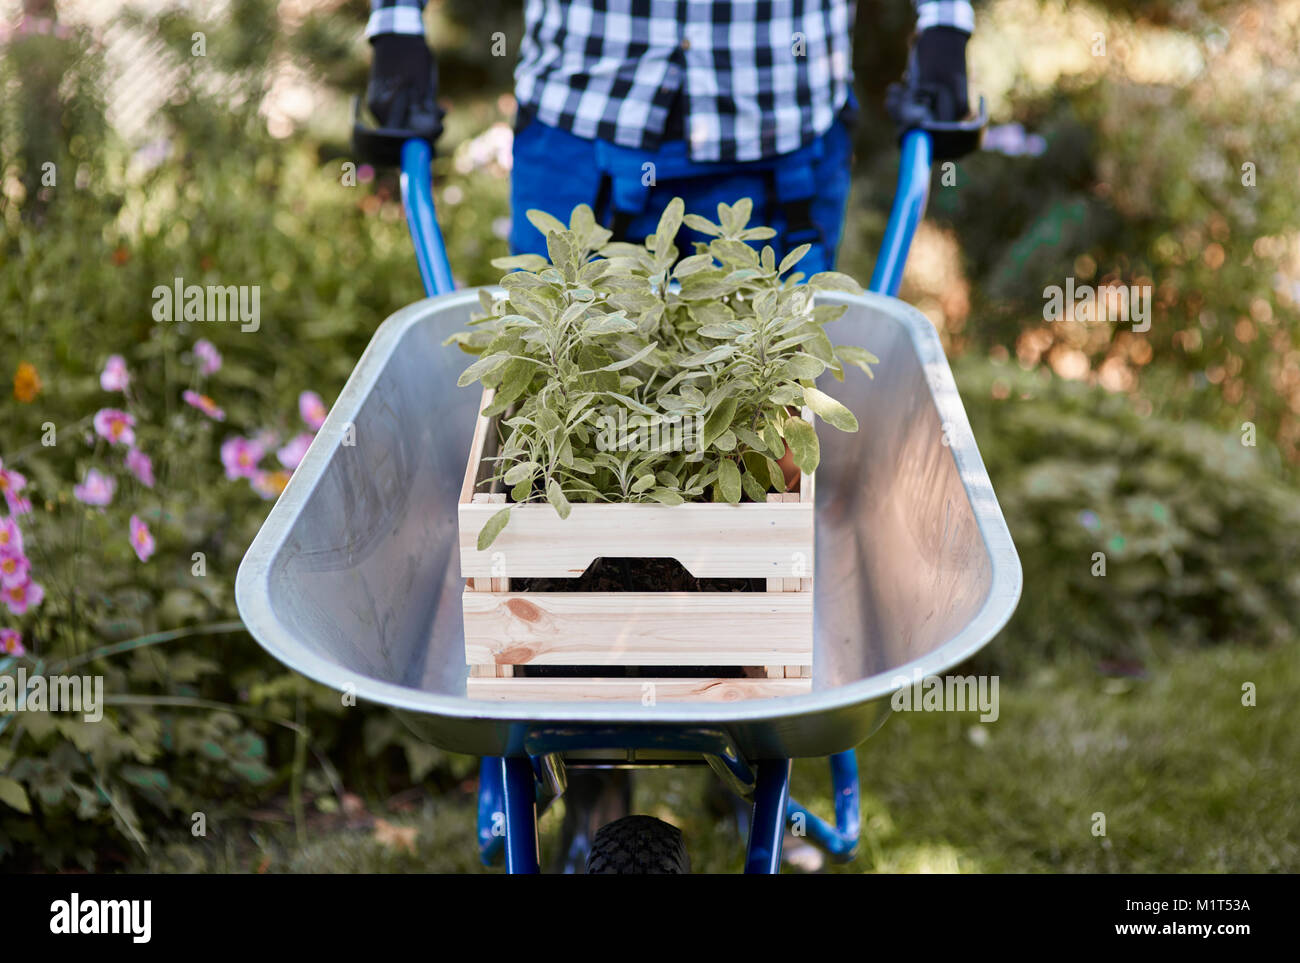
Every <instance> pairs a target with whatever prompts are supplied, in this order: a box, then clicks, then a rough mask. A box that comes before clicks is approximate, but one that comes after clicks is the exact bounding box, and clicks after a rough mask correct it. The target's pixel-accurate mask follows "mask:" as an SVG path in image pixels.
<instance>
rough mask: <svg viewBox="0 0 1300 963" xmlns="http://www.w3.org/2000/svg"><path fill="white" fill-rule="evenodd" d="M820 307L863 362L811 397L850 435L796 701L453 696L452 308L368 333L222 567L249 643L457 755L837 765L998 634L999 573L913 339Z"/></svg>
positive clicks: (459, 451) (1006, 596) (893, 310)
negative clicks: (919, 688)
mask: <svg viewBox="0 0 1300 963" xmlns="http://www.w3.org/2000/svg"><path fill="white" fill-rule="evenodd" d="M825 300H826V301H834V302H839V303H847V304H848V305H849V306H850V307H849V311H848V312H847V313H846V314H845V315H844V317H843V318H841V319H840V320H839V321H836V322H834V323H833V324H831V325H830V326H829V329H828V330H829V333H830V335H831V338H832V340H834V341H836V342H839V343H846V344H857V345H862V346H864V347H866V348H867V349H868V350H870V351H872V352H873V353H875V354H876V355H877V356H878V357H879V358H880V364H879V365H878V367H877V369H876V377H875V379H874V380H869V379H868V378H866V377H865V376H862V375H861V374H860V373H857V372H850V373H849V374H848V375H847V380H846V381H845V383H844V384H837V385H835V386H834V389H833V390H834V392H835V394H836V397H837V398H839V399H841V400H842V401H843V402H844V404H846V405H847V406H848V407H849V408H850V409H852V410H853V412H854V414H856V415H857V418H858V421H859V423H860V425H861V430H860V431H859V433H857V434H843V433H841V432H836V431H830V430H826V431H822V432H820V435H821V444H822V461H821V466H820V467H819V468H818V471H817V482H818V493H817V496H818V497H817V507H816V529H817V533H816V561H815V565H816V570H817V572H818V576H817V578H815V579H814V593H815V600H814V619H815V624H814V639H815V641H814V646H815V657H814V672H813V685H812V691H811V693H808V694H805V695H787V696H783V697H780V698H767V699H753V700H746V701H740V702H730V703H727V702H660V703H659V704H656V705H653V706H643V705H641V704H639V703H637V702H609V703H600V702H556V701H547V702H522V701H521V702H487V701H480V700H474V699H470V698H467V697H466V677H467V669H466V666H465V648H464V631H463V627H462V617H461V595H462V592H463V590H464V587H465V583H464V580H463V579H462V578H461V577H460V559H459V554H458V553H459V548H458V545H457V525H456V512H457V501H458V498H459V495H460V490H461V482H462V478H463V475H464V473H465V456H466V452H467V450H468V448H469V444H470V439H471V435H472V433H473V431H474V427H475V417H476V413H477V406H478V404H479V401H480V394H479V391H478V390H476V389H475V388H464V389H461V388H457V387H456V378H457V375H458V374H459V372H460V370H461V368H462V367H463V366H464V363H465V362H464V356H463V354H461V353H460V352H458V351H456V350H453V349H450V348H445V347H443V346H442V343H441V342H442V340H443V338H444V337H446V336H447V335H448V334H450V333H451V332H453V331H455V330H458V329H460V328H461V327H462V326H463V325H464V324H465V323H466V321H467V320H468V318H469V314H470V311H471V310H473V308H474V306H475V305H476V304H477V295H476V292H474V291H459V292H455V293H451V294H444V295H440V296H438V297H434V298H430V299H428V300H425V301H421V302H418V303H416V304H413V305H410V306H409V307H406V308H404V309H402V310H401V311H399V312H397V313H396V314H394V315H393V316H392V317H390V318H389V319H388V320H387V321H386V322H385V323H384V324H383V326H382V327H381V328H380V329H379V331H378V332H377V333H376V335H375V337H374V339H373V341H372V342H371V344H370V346H369V347H368V348H367V349H366V352H365V354H364V355H363V356H362V358H361V361H360V362H359V363H358V365H357V367H356V370H355V371H354V372H353V373H352V376H351V377H350V378H349V379H348V382H347V384H346V386H345V387H344V388H343V391H342V393H341V394H340V396H339V398H338V401H337V402H336V403H335V405H334V407H333V409H332V410H331V412H330V414H329V417H328V418H327V419H326V421H325V424H324V426H323V427H322V429H321V431H320V433H319V435H318V437H317V439H316V442H315V443H314V444H313V445H312V446H311V449H310V451H309V452H308V454H307V456H306V458H305V459H304V460H303V462H302V464H301V466H300V467H299V468H298V470H297V471H296V472H295V473H294V475H293V478H292V479H291V481H290V482H289V485H288V487H287V488H286V489H285V491H284V493H283V494H282V495H281V496H280V499H279V501H278V502H277V503H276V504H275V505H274V507H273V508H272V509H271V512H270V515H269V517H268V518H267V520H266V523H265V524H264V525H263V527H262V529H261V531H260V532H259V533H258V535H257V538H256V539H255V540H254V542H253V544H252V546H251V548H250V549H249V551H248V553H247V555H246V557H245V559H244V561H243V564H242V565H241V566H240V569H239V574H238V579H237V582H236V596H237V601H238V605H239V610H240V612H241V614H242V615H243V617H244V620H245V623H246V624H247V626H248V628H249V631H250V632H251V633H252V634H253V635H254V636H255V637H256V638H257V640H258V641H259V642H260V643H261V644H262V645H263V647H265V648H266V649H267V650H268V651H269V652H270V653H271V654H272V655H274V656H275V657H276V658H277V659H279V660H280V661H281V662H283V663H285V664H286V665H288V666H290V667H292V668H294V669H296V670H297V671H299V672H301V673H302V674H304V675H306V676H308V677H310V678H312V679H315V680H317V681H319V682H321V683H324V684H325V685H328V686H331V687H333V688H335V689H339V690H343V691H347V692H352V693H355V695H356V696H357V697H359V698H361V699H365V700H369V701H372V702H378V703H383V704H385V705H388V706H390V707H392V708H394V709H397V710H399V711H401V712H402V715H403V716H404V718H406V719H407V721H408V723H409V724H411V725H412V726H413V727H414V728H415V729H416V731H417V732H419V733H420V734H421V735H422V736H424V737H425V738H427V739H428V740H429V741H430V742H432V743H434V744H436V745H438V746H441V747H443V748H445V749H448V750H452V751H456V752H463V753H470V754H474V755H479V756H515V757H518V756H523V755H525V754H527V755H532V756H539V755H542V754H544V753H547V752H554V751H562V750H563V749H564V748H565V747H570V748H573V749H580V748H581V749H590V748H592V747H599V746H606V747H607V748H609V749H615V748H617V750H618V751H619V752H620V753H626V758H627V761H629V762H633V761H636V759H638V758H639V759H644V758H647V757H648V756H651V755H653V754H654V752H655V750H656V747H659V748H660V749H662V750H663V752H664V753H666V754H669V755H671V754H673V753H679V752H681V753H688V752H689V751H690V747H691V745H692V744H693V743H695V742H696V741H697V740H698V741H699V742H700V744H701V745H707V746H710V747H712V746H716V745H717V744H718V743H719V742H721V743H722V744H725V745H729V746H730V747H732V749H733V750H734V752H735V753H738V754H739V756H740V757H741V758H746V759H787V758H792V757H809V756H824V755H828V754H832V753H836V752H840V751H842V750H846V749H848V748H850V747H853V746H856V745H857V744H858V743H860V742H861V741H862V740H863V739H865V738H866V737H867V736H869V735H870V734H871V733H872V732H873V731H874V730H875V728H876V727H877V726H879V724H880V723H881V722H882V721H883V720H884V718H885V716H886V714H887V713H888V712H889V696H890V694H891V693H892V692H893V691H895V690H896V689H898V688H900V687H901V686H902V685H904V684H911V682H912V680H913V677H914V673H916V672H919V673H921V674H922V675H930V674H935V675H937V674H941V673H943V672H945V671H947V670H949V669H951V668H952V667H954V666H956V665H957V664H959V663H960V662H962V661H963V660H965V659H966V658H968V657H969V656H971V655H972V654H973V653H975V652H976V651H978V650H979V649H980V648H981V647H982V646H983V645H984V644H985V643H986V642H988V641H989V640H990V639H991V638H992V637H993V636H994V635H995V634H996V633H997V631H998V630H999V629H1000V628H1001V627H1002V626H1003V625H1004V624H1005V623H1006V621H1007V620H1008V619H1009V618H1010V616H1011V613H1012V612H1013V611H1014V609H1015V605H1016V602H1017V600H1018V598H1019V595H1020V588H1021V570H1020V563H1019V560H1018V558H1017V556H1016V552H1015V548H1014V546H1013V545H1012V542H1011V538H1010V535H1009V533H1008V531H1007V528H1006V524H1005V522H1004V521H1003V518H1002V512H1001V510H1000V508H999V507H998V503H997V499H996V498H995V496H994V493H993V489H992V486H991V485H990V483H989V479H988V476H987V473H986V471H985V468H984V464H983V462H982V460H981V458H980V455H979V451H978V450H977V449H976V446H975V441H974V438H973V436H972V434H971V429H970V425H969V423H968V421H967V419H966V413H965V411H964V409H963V408H962V404H961V400H960V398H959V397H958V395H957V389H956V386H955V384H954V382H953V378H952V373H951V370H950V369H949V367H948V363H947V361H946V359H945V357H944V354H943V350H942V347H941V345H940V343H939V339H938V337H937V335H936V333H935V331H934V329H933V327H932V326H931V324H930V322H929V321H928V320H927V319H926V318H925V317H924V316H923V315H922V314H921V313H920V312H918V311H916V310H915V309H913V308H911V307H909V306H908V305H906V304H905V303H903V302H902V301H899V300H897V299H896V298H893V297H888V296H885V295H880V294H866V295H863V296H853V295H847V294H829V295H826V296H825ZM705 751H707V752H710V753H712V752H714V751H715V750H714V749H713V748H708V749H707V750H705ZM637 753H640V754H641V755H640V756H639V757H637V756H636V754H637ZM634 757H635V758H634Z"/></svg>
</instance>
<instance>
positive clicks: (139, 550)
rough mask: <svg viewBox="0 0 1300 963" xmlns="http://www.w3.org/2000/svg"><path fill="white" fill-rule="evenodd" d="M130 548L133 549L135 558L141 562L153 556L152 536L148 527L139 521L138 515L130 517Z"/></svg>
mask: <svg viewBox="0 0 1300 963" xmlns="http://www.w3.org/2000/svg"><path fill="white" fill-rule="evenodd" d="M131 547H132V548H133V549H135V554H136V557H137V558H138V559H140V561H142V562H147V561H149V556H151V555H153V550H154V542H153V534H152V533H151V532H150V531H149V526H148V525H146V524H145V523H144V522H142V521H141V520H140V516H139V515H132V516H131Z"/></svg>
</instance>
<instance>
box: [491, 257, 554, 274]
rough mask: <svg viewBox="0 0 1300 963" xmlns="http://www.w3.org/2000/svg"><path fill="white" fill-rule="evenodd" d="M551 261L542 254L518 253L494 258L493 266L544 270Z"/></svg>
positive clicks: (516, 269)
mask: <svg viewBox="0 0 1300 963" xmlns="http://www.w3.org/2000/svg"><path fill="white" fill-rule="evenodd" d="M549 263H550V262H549V261H547V260H546V258H544V257H542V256H541V255H540V254H516V255H514V256H513V257H496V258H493V259H492V266H493V267H494V268H497V269H498V270H501V271H542V270H545V268H546V266H547V265H548V264H549Z"/></svg>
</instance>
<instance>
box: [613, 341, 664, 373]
mask: <svg viewBox="0 0 1300 963" xmlns="http://www.w3.org/2000/svg"><path fill="white" fill-rule="evenodd" d="M657 347H659V345H658V344H656V343H655V342H653V341H652V342H650V344H648V345H646V346H645V347H644V348H642V349H641V350H640V351H638V352H637V353H636V354H634V355H632V356H631V357H630V358H624V359H622V360H621V361H615V362H614V363H612V364H607V365H605V367H603V368H601V369H600V370H601V371H622V370H623V369H624V368H630V367H632V365H634V364H636V363H637V362H638V361H642V360H644V359H645V358H647V357H649V355H650V353H651V352H652V351H654V350H655V348H657Z"/></svg>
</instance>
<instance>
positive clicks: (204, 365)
mask: <svg viewBox="0 0 1300 963" xmlns="http://www.w3.org/2000/svg"><path fill="white" fill-rule="evenodd" d="M194 357H195V359H196V360H197V361H198V363H199V374H201V375H205V376H206V375H210V374H216V373H217V372H218V371H220V370H221V352H220V351H218V350H217V346H216V345H214V344H213V343H212V342H211V341H209V340H208V339H207V338H201V339H199V340H198V341H195V342H194Z"/></svg>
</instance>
